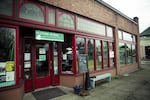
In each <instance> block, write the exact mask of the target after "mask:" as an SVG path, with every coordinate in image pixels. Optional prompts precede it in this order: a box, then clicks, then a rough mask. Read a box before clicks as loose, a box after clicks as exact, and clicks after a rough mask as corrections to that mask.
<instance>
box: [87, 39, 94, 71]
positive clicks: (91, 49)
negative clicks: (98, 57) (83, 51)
mask: <svg viewBox="0 0 150 100" xmlns="http://www.w3.org/2000/svg"><path fill="white" fill-rule="evenodd" d="M88 67H89V70H90V71H93V70H94V42H93V40H92V39H89V40H88Z"/></svg>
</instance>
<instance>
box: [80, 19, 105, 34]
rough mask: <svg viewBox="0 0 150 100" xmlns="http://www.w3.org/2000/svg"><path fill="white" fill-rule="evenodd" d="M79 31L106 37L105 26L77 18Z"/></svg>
mask: <svg viewBox="0 0 150 100" xmlns="http://www.w3.org/2000/svg"><path fill="white" fill-rule="evenodd" d="M77 30H80V31H85V32H90V33H94V34H98V35H105V34H106V32H105V25H104V24H100V23H96V22H93V21H89V20H86V19H83V18H79V17H77Z"/></svg>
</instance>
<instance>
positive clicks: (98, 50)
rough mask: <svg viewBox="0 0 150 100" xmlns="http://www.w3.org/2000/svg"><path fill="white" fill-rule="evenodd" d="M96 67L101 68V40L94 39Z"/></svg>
mask: <svg viewBox="0 0 150 100" xmlns="http://www.w3.org/2000/svg"><path fill="white" fill-rule="evenodd" d="M95 45H96V69H97V70H100V69H102V54H101V41H100V40H96V44H95Z"/></svg>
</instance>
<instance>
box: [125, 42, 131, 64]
mask: <svg viewBox="0 0 150 100" xmlns="http://www.w3.org/2000/svg"><path fill="white" fill-rule="evenodd" d="M126 55H127V64H130V63H132V49H131V44H127V46H126Z"/></svg>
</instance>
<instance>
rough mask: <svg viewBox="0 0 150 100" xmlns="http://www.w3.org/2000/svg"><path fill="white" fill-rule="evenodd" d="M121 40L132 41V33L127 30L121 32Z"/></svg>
mask: <svg viewBox="0 0 150 100" xmlns="http://www.w3.org/2000/svg"><path fill="white" fill-rule="evenodd" d="M123 40H127V41H132V35H131V34H129V33H127V32H123Z"/></svg>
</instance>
